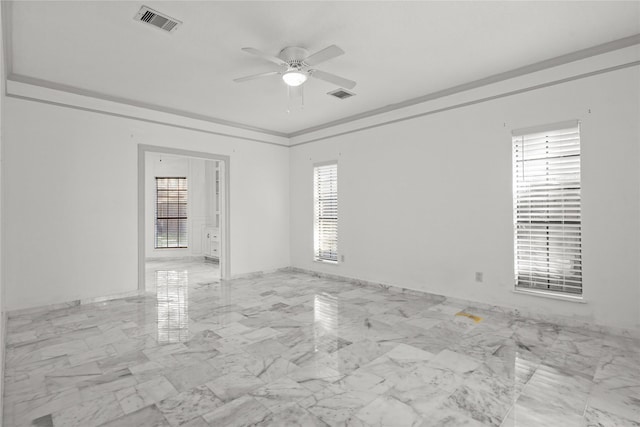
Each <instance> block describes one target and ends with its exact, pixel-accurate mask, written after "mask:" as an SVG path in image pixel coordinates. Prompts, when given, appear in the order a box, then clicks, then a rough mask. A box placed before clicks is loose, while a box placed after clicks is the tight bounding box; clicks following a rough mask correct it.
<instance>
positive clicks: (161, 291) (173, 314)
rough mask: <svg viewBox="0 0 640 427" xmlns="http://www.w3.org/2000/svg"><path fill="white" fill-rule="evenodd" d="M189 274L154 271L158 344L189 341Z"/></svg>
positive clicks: (184, 272)
mask: <svg viewBox="0 0 640 427" xmlns="http://www.w3.org/2000/svg"><path fill="white" fill-rule="evenodd" d="M188 284H189V272H188V271H186V270H185V271H174V270H167V271H162V270H160V271H156V300H157V308H158V343H160V344H168V343H177V342H183V341H187V340H188V339H189V301H188V289H189V286H188Z"/></svg>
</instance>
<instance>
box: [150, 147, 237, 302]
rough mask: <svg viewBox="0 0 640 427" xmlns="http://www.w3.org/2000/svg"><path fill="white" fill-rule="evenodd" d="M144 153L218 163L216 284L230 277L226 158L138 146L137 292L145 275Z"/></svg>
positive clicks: (198, 152) (165, 148)
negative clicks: (219, 176)
mask: <svg viewBox="0 0 640 427" xmlns="http://www.w3.org/2000/svg"><path fill="white" fill-rule="evenodd" d="M147 153H160V154H173V155H178V156H185V157H193V158H197V159H204V160H214V161H218V162H222V164H223V165H222V170H223V172H224V174H223V185H222V186H221V188H220V190H221V191H220V193H221V194H220V204H221V205H222V206H221V209H220V280H225V279H228V278H229V277H230V276H231V257H230V254H231V251H230V221H229V219H230V215H229V212H230V209H229V198H230V197H229V188H230V185H229V176H230V172H229V170H230V164H229V163H230V159H231V158H230V157H229V156H224V155H221V154H212V153H205V152H201V151H191V150H183V149H180V148H171V147H161V146H156V145H146V144H138V290H139V291H142V292H144V290H145V281H146V272H145V263H146V253H145V249H146V245H145V232H146V228H145V227H146V221H147V218H146V214H147V212H145V205H146V203H145V197H146V194H145V191H146V185H145V172H146V171H145V168H146V162H145V157H146V154H147Z"/></svg>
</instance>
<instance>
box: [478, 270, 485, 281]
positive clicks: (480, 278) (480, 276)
mask: <svg viewBox="0 0 640 427" xmlns="http://www.w3.org/2000/svg"><path fill="white" fill-rule="evenodd" d="M482 276H483V274H482V271H476V282H478V283H482V280H483V279H484V278H483V277H482Z"/></svg>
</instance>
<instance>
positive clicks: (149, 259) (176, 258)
mask: <svg viewBox="0 0 640 427" xmlns="http://www.w3.org/2000/svg"><path fill="white" fill-rule="evenodd" d="M205 258H206V256H204V255H189V256H173V257H161V256H160V257H158V256H156V257H147V258H145V259H144V261H145V262H153V261H185V262H187V261H204V259H205Z"/></svg>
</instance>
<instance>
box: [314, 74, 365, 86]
mask: <svg viewBox="0 0 640 427" xmlns="http://www.w3.org/2000/svg"><path fill="white" fill-rule="evenodd" d="M309 73H310V74H311V77H315V78H316V79H320V80H324V81H325V82H329V83H333V84H334V85H336V86H340V87H344V88H347V89H353V88H354V87H355V86H356V82H354V81H353V80H349V79H345V78H344V77H340V76H336V75H335V74H331V73H327V72H325V71H320V70H309Z"/></svg>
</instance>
